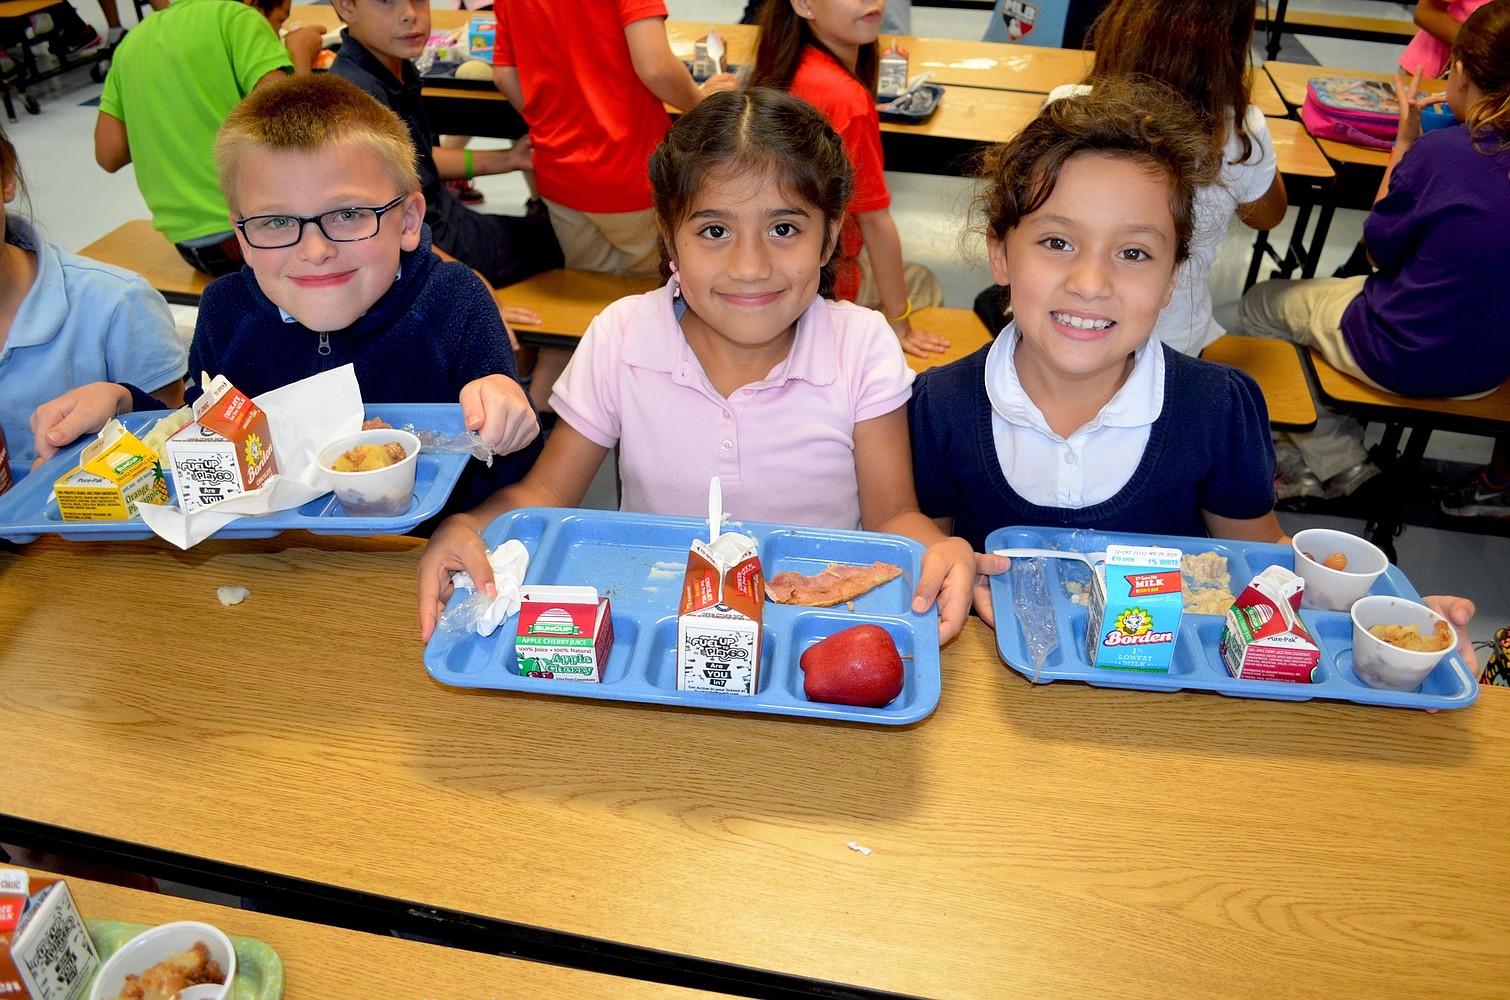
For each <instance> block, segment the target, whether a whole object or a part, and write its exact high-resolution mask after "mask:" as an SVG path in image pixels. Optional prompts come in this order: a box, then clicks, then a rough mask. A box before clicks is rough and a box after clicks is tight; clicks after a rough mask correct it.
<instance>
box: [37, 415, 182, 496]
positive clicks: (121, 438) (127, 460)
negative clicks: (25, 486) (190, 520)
mask: <svg viewBox="0 0 1510 1000" xmlns="http://www.w3.org/2000/svg"><path fill="white" fill-rule="evenodd" d="M52 489H53V493H54V494H56V495H57V498H58V513H59V514H61V515H62V517H63V520H65V521H125V520H127V519H128V518H131V517H134V516H136V505H137V504H139V503H156V504H164V503H167V502H168V483H167V480H165V479H164V478H163V470H162V466H160V465H158V463H157V453H156V452H154V451H153V450H152V449H151V448H149V447H147V446H146V445H145V444H143V443H142V442H141V439H139V438H138V437H137V436H136V435H135V434H132V433H131V432H129V431H127V430H126V428H124V427H122V426H121V422H120V421H119V420H112V421H110V422H109V423H107V424H106V425H105V429H104V430H102V431H100V434H99V437H97V438H95V439H94V440H93V441H91V442H89V444H88V445H86V446H85V448H84V451H83V452H82V453H81V454H80V455H79V464H78V465H76V466H75V467H74V468H73V469H72V470H71V471H69V472H67V473H65V474H64V475H62V476H59V477H58V479H57V481H56V482H54V483H53V485H52Z"/></svg>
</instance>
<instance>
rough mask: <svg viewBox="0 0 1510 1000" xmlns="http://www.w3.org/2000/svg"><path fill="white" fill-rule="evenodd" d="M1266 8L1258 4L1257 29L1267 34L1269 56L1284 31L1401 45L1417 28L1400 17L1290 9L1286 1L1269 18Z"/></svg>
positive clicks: (1274, 53)
mask: <svg viewBox="0 0 1510 1000" xmlns="http://www.w3.org/2000/svg"><path fill="white" fill-rule="evenodd" d="M1267 7H1268V5H1267V4H1266V3H1260V4H1258V8H1257V11H1256V16H1257V24H1256V28H1257V30H1259V31H1264V32H1266V33H1267V34H1268V36H1269V40H1268V44H1267V46H1266V48H1265V52H1266V55H1267V57H1268V58H1269V59H1277V58H1278V57H1279V48H1280V36H1281V35H1283V34H1284V33H1285V32H1289V33H1290V34H1292V35H1324V36H1327V37H1330V38H1352V39H1356V40H1358V41H1360V42H1384V43H1385V44H1395V45H1404V44H1405V43H1406V42H1408V41H1410V40H1411V39H1412V38H1413V37H1415V34H1416V31H1417V28H1416V25H1415V22H1414V21H1407V20H1405V19H1403V18H1389V17H1365V16H1363V15H1361V14H1337V13H1330V12H1325V11H1314V10H1290V9H1289V0H1278V3H1277V4H1276V6H1275V9H1274V16H1273V17H1272V18H1270V17H1269V16H1268V10H1267Z"/></svg>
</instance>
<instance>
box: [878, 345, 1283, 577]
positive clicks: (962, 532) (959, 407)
mask: <svg viewBox="0 0 1510 1000" xmlns="http://www.w3.org/2000/svg"><path fill="white" fill-rule="evenodd" d="M990 349H991V345H989V344H988V345H986V346H985V347H983V348H981V349H980V350H979V351H976V352H975V353H974V354H972V355H970V356H969V357H966V358H961V359H960V360H958V361H955V362H953V363H952V364H948V365H944V366H943V367H940V368H932V369H929V370H928V371H927V372H925V373H924V374H922V375H920V376H918V379H917V381H916V382H915V383H914V384H913V395H912V401H911V403H909V404H908V416H909V423H910V424H911V430H912V455H913V474H914V476H915V478H916V480H917V491H918V502H919V504H920V505H921V506H922V510H923V513H924V514H927V515H928V516H929V517H952V518H953V519H954V533H955V534H956V535H959V536H960V537H961V538H964V539H965V540H966V541H968V542H969V543H970V544H971V545H972V546H974V547H975V550H976V551H978V552H980V551H984V550H985V541H986V536H987V535H989V534H990V533H991V532H992V531H994V530H995V529H997V528H1000V527H1003V526H1006V525H1028V526H1034V527H1053V528H1097V529H1101V530H1103V531H1124V532H1143V533H1147V534H1160V535H1194V536H1197V537H1202V536H1204V535H1205V534H1206V525H1205V523H1204V522H1203V521H1202V519H1201V511H1202V510H1206V511H1210V512H1211V513H1213V514H1217V515H1219V516H1222V517H1230V518H1254V517H1262V516H1263V515H1265V514H1267V513H1268V512H1269V511H1271V510H1273V509H1274V448H1273V446H1272V444H1271V443H1270V441H1269V415H1268V410H1267V409H1266V407H1265V406H1264V398H1263V395H1262V393H1260V392H1259V389H1258V386H1257V384H1256V383H1254V381H1253V380H1252V379H1251V378H1249V377H1248V376H1247V375H1245V374H1244V373H1242V372H1240V371H1238V370H1236V369H1234V368H1229V367H1227V366H1226V365H1219V364H1215V363H1212V362H1209V361H1200V360H1197V359H1195V358H1189V357H1186V356H1185V355H1183V354H1179V353H1177V352H1175V351H1172V350H1170V349H1169V348H1168V347H1165V348H1164V362H1165V369H1164V406H1163V409H1162V410H1161V411H1160V413H1159V418H1158V419H1157V420H1156V421H1154V424H1153V427H1152V428H1151V430H1150V433H1149V438H1148V446H1147V447H1146V448H1145V449H1144V451H1143V457H1142V459H1141V461H1139V463H1138V467H1137V470H1136V471H1135V472H1134V473H1133V476H1132V479H1130V480H1129V481H1128V483H1127V485H1126V486H1124V487H1123V488H1122V489H1121V490H1119V491H1118V492H1117V493H1116V495H1114V496H1112V497H1111V498H1110V499H1108V500H1106V501H1103V502H1102V503H1098V504H1093V505H1092V506H1089V507H1082V508H1079V509H1067V508H1058V507H1040V506H1038V505H1037V504H1033V503H1029V502H1028V501H1026V500H1024V499H1023V498H1022V497H1021V496H1020V495H1018V493H1017V491H1015V490H1014V489H1012V487H1011V486H1010V485H1008V482H1007V479H1008V476H1007V475H1006V474H1005V473H1004V472H1003V470H1002V468H1001V463H1000V462H999V461H998V460H997V457H996V442H995V438H994V437H993V435H992V433H991V414H992V410H991V401H990V399H989V398H988V397H987V395H986V354H987V352H989V351H990ZM1032 475H1033V470H1031V469H1014V470H1012V472H1011V478H1012V479H1015V480H1017V481H1018V482H1023V481H1024V480H1025V479H1026V478H1028V477H1031V476H1032Z"/></svg>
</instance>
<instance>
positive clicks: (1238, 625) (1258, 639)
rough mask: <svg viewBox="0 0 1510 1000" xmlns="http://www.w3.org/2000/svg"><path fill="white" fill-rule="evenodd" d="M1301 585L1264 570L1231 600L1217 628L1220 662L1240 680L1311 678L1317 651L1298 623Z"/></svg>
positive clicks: (1276, 570) (1280, 570)
mask: <svg viewBox="0 0 1510 1000" xmlns="http://www.w3.org/2000/svg"><path fill="white" fill-rule="evenodd" d="M1305 587H1306V582H1305V581H1304V580H1302V579H1301V578H1300V577H1298V576H1296V575H1295V574H1294V573H1292V572H1290V571H1289V570H1287V569H1285V568H1284V567H1283V566H1270V567H1269V568H1268V569H1266V570H1264V571H1263V572H1262V573H1260V574H1258V576H1256V577H1254V578H1253V582H1252V583H1250V584H1248V586H1247V587H1245V588H1243V592H1242V593H1241V594H1238V595H1237V600H1236V601H1235V602H1233V605H1232V607H1231V608H1229V609H1228V610H1227V621H1226V624H1224V625H1223V626H1222V663H1224V664H1225V665H1226V667H1227V673H1229V674H1231V675H1232V676H1233V677H1239V678H1242V679H1243V680H1257V681H1292V682H1294V683H1297V684H1310V683H1312V682H1313V681H1314V680H1315V679H1316V666H1317V664H1318V663H1320V661H1321V649H1320V648H1319V647H1318V646H1317V645H1316V640H1315V639H1313V638H1312V637H1311V633H1310V631H1308V630H1307V629H1306V627H1305V625H1304V624H1303V623H1302V622H1301V620H1300V597H1301V594H1302V593H1304V592H1305Z"/></svg>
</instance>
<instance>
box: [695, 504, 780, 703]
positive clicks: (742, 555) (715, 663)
mask: <svg viewBox="0 0 1510 1000" xmlns="http://www.w3.org/2000/svg"><path fill="white" fill-rule="evenodd" d="M764 616H765V574H764V573H762V572H761V570H760V555H759V553H758V552H757V551H756V549H755V540H754V539H752V538H749V537H748V536H745V535H741V534H739V533H737V532H733V531H726V532H724V533H723V534H722V535H719V536H718V540H717V541H715V542H714V543H713V544H712V545H709V544H708V543H707V542H705V541H703V540H702V539H697V540H695V541H693V543H692V550H691V551H690V552H688V553H687V575H686V576H685V577H684V578H683V579H682V606H681V614H680V617H678V618H677V620H676V687H677V690H679V691H717V692H720V693H722V694H742V695H751V694H754V693H755V692H756V691H757V690H758V689H759V687H760V626H761V622H762V621H763V620H764Z"/></svg>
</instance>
